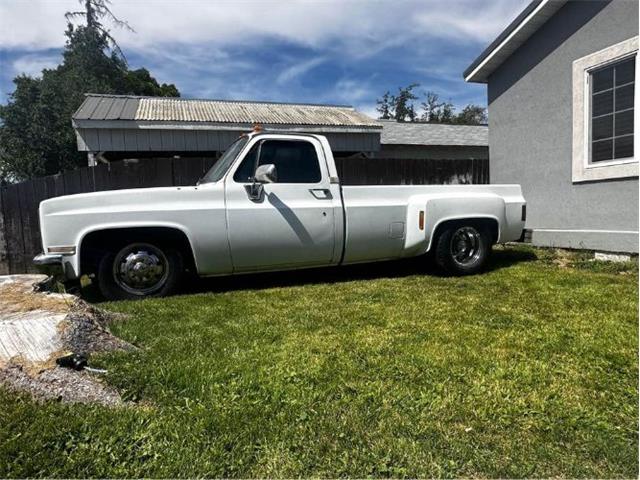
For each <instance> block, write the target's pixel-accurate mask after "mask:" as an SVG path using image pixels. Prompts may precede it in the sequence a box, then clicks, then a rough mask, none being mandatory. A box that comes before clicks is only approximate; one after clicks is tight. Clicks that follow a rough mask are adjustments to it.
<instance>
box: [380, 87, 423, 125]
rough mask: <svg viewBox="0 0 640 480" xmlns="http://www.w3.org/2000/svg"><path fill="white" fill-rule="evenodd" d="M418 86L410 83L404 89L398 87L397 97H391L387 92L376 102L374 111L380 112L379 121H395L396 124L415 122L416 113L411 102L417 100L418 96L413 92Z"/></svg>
mask: <svg viewBox="0 0 640 480" xmlns="http://www.w3.org/2000/svg"><path fill="white" fill-rule="evenodd" d="M419 86H420V85H419V84H418V83H412V84H411V85H408V86H406V87H399V88H398V94H397V95H391V94H390V93H389V92H388V91H387V92H385V94H384V95H383V96H382V98H380V99H378V100H376V103H377V104H378V106H377V107H376V110H377V111H378V112H380V118H381V119H385V120H388V119H391V118H393V119H395V120H396V121H398V122H406V121H409V122H415V121H416V118H417V113H416V110H415V107H414V105H413V100H417V99H418V96H417V95H416V94H415V93H413V90H414V89H415V88H417V87H419Z"/></svg>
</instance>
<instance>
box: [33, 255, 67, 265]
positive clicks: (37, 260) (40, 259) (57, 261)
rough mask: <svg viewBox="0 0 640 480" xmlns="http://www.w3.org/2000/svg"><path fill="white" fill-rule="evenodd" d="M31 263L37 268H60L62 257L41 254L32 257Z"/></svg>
mask: <svg viewBox="0 0 640 480" xmlns="http://www.w3.org/2000/svg"><path fill="white" fill-rule="evenodd" d="M33 263H34V264H35V265H38V266H42V265H60V266H62V255H47V254H45V253H41V254H40V255H36V256H35V257H33Z"/></svg>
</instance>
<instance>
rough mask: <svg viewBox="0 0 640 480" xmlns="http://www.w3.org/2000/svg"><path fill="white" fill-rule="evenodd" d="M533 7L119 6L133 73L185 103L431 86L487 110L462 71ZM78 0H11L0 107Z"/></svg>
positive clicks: (354, 98)
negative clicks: (141, 72) (144, 71)
mask: <svg viewBox="0 0 640 480" xmlns="http://www.w3.org/2000/svg"><path fill="white" fill-rule="evenodd" d="M526 3H527V1H526V0H395V1H391V0H280V1H276V0H218V1H215V0H211V1H207V0H181V1H176V0H173V1H171V0H112V9H113V11H114V13H116V15H118V16H120V17H121V18H123V19H125V20H127V21H128V22H129V23H130V24H131V26H132V27H133V28H134V29H135V30H136V32H135V33H131V32H127V31H124V30H118V29H113V31H112V33H113V35H114V36H115V37H116V38H117V39H118V40H119V42H120V44H121V46H122V48H123V50H124V51H125V54H126V55H127V58H128V60H129V63H130V66H131V67H132V68H137V67H140V66H144V67H146V68H148V69H149V70H150V71H151V72H152V74H153V75H154V76H155V77H156V78H157V79H158V80H159V81H161V82H168V83H175V84H176V86H177V87H178V88H179V90H180V91H181V93H182V95H183V96H184V97H188V98H220V99H237V100H271V101H283V102H310V103H337V104H349V105H354V106H355V107H356V108H358V109H360V110H362V111H364V112H365V113H368V114H371V115H374V114H375V101H376V98H378V97H380V96H381V95H382V94H383V93H384V92H385V91H386V90H391V91H392V92H393V91H395V90H396V89H397V87H398V86H400V85H406V84H409V83H412V82H417V83H420V84H421V86H420V88H419V89H418V92H419V93H422V92H425V91H427V90H432V91H435V92H437V93H439V94H440V95H441V96H442V97H443V98H445V99H450V100H451V101H452V102H453V103H454V104H455V105H457V106H463V105H465V104H467V103H470V102H473V103H478V104H481V105H484V104H485V103H486V91H485V87H484V86H483V85H475V84H466V83H465V82H464V81H463V80H462V72H463V70H464V69H465V68H466V67H467V66H468V65H469V64H470V63H471V62H472V61H473V59H474V58H475V57H476V56H477V55H478V54H479V53H480V52H481V51H482V50H483V49H484V47H486V45H487V44H488V43H489V42H490V41H491V40H492V39H493V38H494V37H495V36H496V35H497V34H498V33H499V32H500V31H501V30H502V29H503V28H504V27H505V26H506V25H507V24H508V23H509V22H510V21H511V20H512V19H513V18H514V17H515V16H516V15H517V13H518V12H519V11H520V10H521V9H522V8H524V6H525V5H526ZM78 7H79V4H78V2H77V0H0V102H2V103H5V102H6V101H7V95H8V93H10V92H11V91H12V83H11V80H12V78H13V77H14V76H15V75H17V74H18V73H27V74H31V75H38V74H39V72H40V71H41V70H42V68H45V67H51V66H55V65H56V64H57V63H58V62H59V61H60V52H61V49H62V46H63V44H64V36H63V32H64V29H65V20H64V12H65V11H68V10H75V9H77V8H78Z"/></svg>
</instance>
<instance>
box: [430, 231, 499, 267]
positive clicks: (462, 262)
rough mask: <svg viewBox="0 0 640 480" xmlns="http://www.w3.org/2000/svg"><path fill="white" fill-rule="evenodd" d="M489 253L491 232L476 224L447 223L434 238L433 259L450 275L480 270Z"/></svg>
mask: <svg viewBox="0 0 640 480" xmlns="http://www.w3.org/2000/svg"><path fill="white" fill-rule="evenodd" d="M490 253H491V234H490V232H489V230H488V229H487V228H484V227H482V226H479V225H476V224H470V223H469V224H468V223H455V224H451V225H447V226H445V227H444V229H443V230H442V231H441V232H440V234H439V235H438V237H437V238H436V245H435V249H434V260H435V262H436V264H437V265H438V267H440V268H441V269H442V270H444V271H445V272H446V273H448V274H450V275H473V274H474V273H478V272H479V271H481V270H482V268H483V267H484V265H485V264H486V262H487V259H488V258H489V255H490Z"/></svg>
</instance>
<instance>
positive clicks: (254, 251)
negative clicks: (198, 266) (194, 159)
mask: <svg viewBox="0 0 640 480" xmlns="http://www.w3.org/2000/svg"><path fill="white" fill-rule="evenodd" d="M269 164H272V165H275V167H276V175H277V179H276V181H275V182H274V183H264V184H261V189H262V190H263V191H262V192H261V195H260V196H259V197H258V198H255V195H254V196H253V197H254V198H252V195H251V193H250V189H251V185H252V183H253V176H254V172H255V169H256V168H257V167H258V166H260V165H269ZM254 193H255V191H254ZM225 195H226V210H227V219H228V220H227V221H228V234H229V243H230V247H231V259H232V262H233V269H234V271H235V272H240V271H251V270H277V269H280V268H288V267H293V268H295V267H302V266H314V265H329V264H332V263H337V261H338V258H339V253H336V251H335V250H336V248H337V247H336V235H335V230H336V228H337V227H336V225H335V218H334V217H335V215H334V206H335V205H339V203H340V201H341V200H340V198H334V195H332V194H331V191H330V185H329V175H328V172H327V166H326V162H325V161H324V157H323V154H322V148H321V145H320V143H319V142H318V141H317V140H316V139H315V138H313V137H297V138H294V139H292V138H288V139H282V138H278V137H274V138H269V137H266V138H262V139H260V137H257V139H256V141H255V143H254V144H253V146H252V147H251V149H250V150H249V153H248V154H247V155H246V156H245V158H244V159H243V160H242V161H241V163H240V164H239V165H238V166H237V168H236V169H235V171H233V172H229V175H228V176H227V179H226V184H225ZM339 227H340V228H342V226H339Z"/></svg>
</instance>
